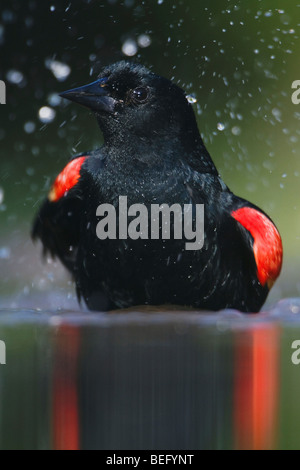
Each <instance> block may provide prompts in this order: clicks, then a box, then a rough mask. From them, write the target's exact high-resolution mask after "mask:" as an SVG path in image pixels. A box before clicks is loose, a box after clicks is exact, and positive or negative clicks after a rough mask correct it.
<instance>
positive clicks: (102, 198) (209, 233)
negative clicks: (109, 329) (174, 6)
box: [32, 61, 282, 312]
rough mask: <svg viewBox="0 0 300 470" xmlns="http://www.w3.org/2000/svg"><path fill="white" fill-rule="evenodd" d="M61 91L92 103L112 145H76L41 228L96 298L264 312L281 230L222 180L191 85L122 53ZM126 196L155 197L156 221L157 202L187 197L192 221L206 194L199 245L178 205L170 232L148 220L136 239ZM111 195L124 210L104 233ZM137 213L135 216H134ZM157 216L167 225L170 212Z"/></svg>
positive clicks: (93, 301)
mask: <svg viewBox="0 0 300 470" xmlns="http://www.w3.org/2000/svg"><path fill="white" fill-rule="evenodd" d="M61 96H62V97H64V98H66V99H69V100H71V101H75V102H77V103H80V104H82V105H84V106H86V107H87V108H89V109H91V110H92V111H93V112H94V114H95V116H96V118H97V121H98V124H99V127H100V129H101V131H102V133H103V137H104V145H103V146H102V147H101V148H100V149H97V150H94V151H90V152H86V153H84V154H81V155H76V156H75V157H73V159H72V160H71V161H70V162H69V163H68V164H67V166H66V167H65V168H64V170H63V171H62V172H61V173H60V174H59V176H58V177H57V178H56V180H55V182H54V184H53V186H52V188H51V190H50V193H49V195H48V198H47V200H46V201H45V202H44V204H43V205H42V207H41V209H40V211H39V213H38V215H37V217H36V219H35V222H34V225H33V229H32V237H33V239H37V238H39V239H40V240H41V241H42V243H43V246H44V253H48V252H49V253H50V254H51V255H52V256H54V257H58V258H59V259H60V261H61V262H62V263H63V264H64V265H65V267H66V268H67V269H68V270H69V271H70V272H71V274H72V276H73V277H74V279H75V282H76V287H77V292H78V296H79V297H80V298H81V297H83V298H84V300H85V302H86V304H87V306H88V307H89V308H90V309H93V310H100V309H101V310H103V309H111V308H125V307H130V306H133V305H140V304H149V305H159V304H176V305H183V306H190V307H195V308H199V309H208V310H219V309H222V308H235V309H239V310H241V311H244V312H257V311H258V310H259V309H260V308H261V306H262V304H263V303H264V301H265V299H266V297H267V295H268V292H269V289H270V288H271V286H272V284H273V283H274V281H275V279H276V278H277V277H278V275H279V273H280V269H281V264H282V243H281V238H280V235H279V232H278V230H277V229H276V227H275V225H274V224H273V222H272V221H271V219H270V218H269V217H268V216H267V215H266V214H265V213H264V212H263V211H262V210H261V209H259V208H258V207H256V206H255V205H253V204H251V203H250V202H248V201H246V200H244V199H241V198H239V197H237V196H235V195H234V194H233V193H232V192H231V191H230V190H229V189H228V187H227V186H226V184H225V183H224V182H223V181H222V179H221V177H220V175H219V173H218V171H217V169H216V167H215V165H214V163H213V161H212V159H211V157H210V155H209V153H208V151H207V149H206V148H205V146H204V143H203V141H202V139H201V137H200V134H199V131H198V128H197V123H196V119H195V115H194V112H193V109H192V105H191V104H190V103H189V102H188V100H187V96H186V94H185V92H184V91H183V90H182V89H180V88H179V87H178V86H176V85H175V84H174V83H172V82H171V81H169V80H167V79H166V78H163V77H160V76H158V75H156V74H154V73H152V72H150V71H149V70H148V69H147V68H145V67H143V66H141V65H137V64H130V63H128V62H124V61H122V62H118V63H116V64H114V65H111V66H109V67H107V68H104V70H103V71H102V73H101V74H100V75H99V77H98V79H97V80H96V81H95V82H93V83H91V84H89V85H86V86H83V87H80V88H75V89H73V90H69V91H66V92H64V93H62V94H61ZM120 196H123V197H125V196H126V197H127V204H128V206H131V205H132V204H143V205H144V206H145V207H146V208H147V209H149V226H150V222H151V220H152V219H151V220H150V207H151V205H153V204H159V205H161V204H165V205H169V206H172V205H173V204H179V205H180V206H181V207H182V208H183V207H184V204H189V205H190V206H187V207H191V208H192V209H191V210H192V215H193V227H194V228H195V224H196V205H197V204H203V205H204V228H205V232H204V244H203V246H202V248H201V249H186V242H187V241H188V240H187V237H186V236H185V233H184V234H183V237H182V238H181V239H180V238H178V237H177V238H175V237H174V234H173V232H172V229H174V224H175V216H174V219H172V218H171V221H172V222H171V225H170V229H171V235H172V236H171V237H170V239H164V238H163V234H162V232H160V237H159V238H158V239H151V237H150V234H149V232H150V228H149V227H148V230H149V231H148V232H147V233H145V229H143V230H142V228H141V225H140V226H139V227H138V226H136V232H140V234H138V235H137V236H138V238H137V239H132V238H130V237H129V236H128V235H127V234H125V235H124V233H123V236H122V235H120V233H119V231H118V230H119V218H120V217H121V216H122V214H119V213H118V212H119V197H120ZM102 204H109V205H111V206H110V207H113V208H115V209H114V210H116V217H115V221H116V226H115V227H114V221H113V220H112V222H111V224H108V225H107V226H106V229H107V238H106V239H99V238H98V235H99V233H98V224H99V221H101V220H102V222H103V226H104V225H105V224H104V219H105V218H104V217H102V218H101V216H100V215H102V216H104V215H107V214H108V212H105V211H104V209H103V212H101V214H100V212H99V211H98V212H97V208H98V206H99V205H102ZM102 207H103V206H102ZM105 207H106V208H107V207H108V206H105ZM96 214H98V215H96ZM136 215H138V213H137V212H136ZM122 220H124V219H122ZM132 220H134V217H132V216H131V217H130V216H129V217H128V223H129V222H130V221H132ZM159 224H160V229H161V228H162V225H164V223H163V220H162V217H161V218H160V222H159ZM136 225H138V224H136ZM108 227H110V228H111V229H113V228H114V229H115V230H113V231H111V230H110V229H108ZM126 229H127V227H126ZM122 230H123V232H124V228H123V229H122ZM126 235H127V236H126ZM145 236H148V237H149V238H148V239H146V238H145ZM102 238H104V237H103V236H102Z"/></svg>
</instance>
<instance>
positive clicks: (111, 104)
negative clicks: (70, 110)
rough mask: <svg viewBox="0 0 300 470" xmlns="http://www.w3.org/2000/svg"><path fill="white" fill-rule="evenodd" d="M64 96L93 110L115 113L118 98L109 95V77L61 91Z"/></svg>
mask: <svg viewBox="0 0 300 470" xmlns="http://www.w3.org/2000/svg"><path fill="white" fill-rule="evenodd" d="M60 96H61V97H62V98H66V99H67V100H71V101H75V103H79V104H82V105H83V106H86V107H87V108H90V109H91V110H92V111H96V112H103V111H104V112H107V113H113V112H114V108H115V104H116V100H114V99H113V98H112V97H111V96H109V92H108V87H107V78H100V79H99V80H96V81H95V82H93V83H89V84H88V85H84V86H81V87H78V88H73V89H72V90H68V91H64V92H63V93H60Z"/></svg>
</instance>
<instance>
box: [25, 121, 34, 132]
mask: <svg viewBox="0 0 300 470" xmlns="http://www.w3.org/2000/svg"><path fill="white" fill-rule="evenodd" d="M24 131H25V132H26V134H32V133H33V132H34V131H35V123H34V122H32V121H27V122H25V124H24Z"/></svg>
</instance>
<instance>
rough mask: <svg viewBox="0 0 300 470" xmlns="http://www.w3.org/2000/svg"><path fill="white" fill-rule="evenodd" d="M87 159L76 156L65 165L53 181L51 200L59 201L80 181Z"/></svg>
mask: <svg viewBox="0 0 300 470" xmlns="http://www.w3.org/2000/svg"><path fill="white" fill-rule="evenodd" d="M85 159H86V157H78V158H75V159H74V160H71V161H70V162H69V163H68V164H67V165H66V166H65V168H64V169H63V171H62V172H61V173H60V174H59V175H58V176H57V178H56V180H55V181H54V183H53V186H52V188H51V190H50V192H49V194H48V199H49V201H51V202H57V201H58V200H59V199H61V198H62V197H63V196H64V195H65V194H66V193H67V192H68V191H69V190H70V189H71V188H73V187H74V186H75V185H76V184H77V183H78V180H79V178H80V169H81V167H82V164H83V162H84V160H85Z"/></svg>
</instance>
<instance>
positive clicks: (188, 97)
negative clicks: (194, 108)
mask: <svg viewBox="0 0 300 470" xmlns="http://www.w3.org/2000/svg"><path fill="white" fill-rule="evenodd" d="M186 99H187V100H188V102H189V103H191V104H195V103H197V98H195V96H194V95H187V96H186Z"/></svg>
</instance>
